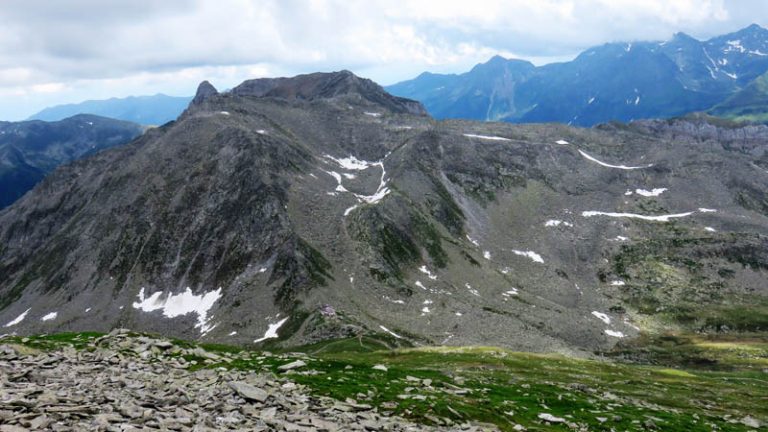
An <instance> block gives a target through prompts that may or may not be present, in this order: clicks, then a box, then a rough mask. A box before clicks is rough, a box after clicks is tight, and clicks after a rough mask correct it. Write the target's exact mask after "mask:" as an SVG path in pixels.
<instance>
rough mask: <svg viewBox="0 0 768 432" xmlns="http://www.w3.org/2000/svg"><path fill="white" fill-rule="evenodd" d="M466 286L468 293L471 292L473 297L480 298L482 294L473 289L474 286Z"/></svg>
mask: <svg viewBox="0 0 768 432" xmlns="http://www.w3.org/2000/svg"><path fill="white" fill-rule="evenodd" d="M464 286H465V287H467V291H469V292H470V293H471V294H472V295H473V296H476V297H480V293H479V292H478V291H477V290H476V289H474V288H472V285H470V284H469V283H465V284H464Z"/></svg>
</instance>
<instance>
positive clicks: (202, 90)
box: [192, 81, 219, 105]
mask: <svg viewBox="0 0 768 432" xmlns="http://www.w3.org/2000/svg"><path fill="white" fill-rule="evenodd" d="M218 94H219V92H218V91H217V90H216V87H214V86H213V84H211V83H210V82H208V81H203V82H201V83H200V85H198V86H197V93H195V98H194V99H192V105H199V104H201V103H203V102H204V101H205V100H206V99H208V98H209V97H211V96H216V95H218Z"/></svg>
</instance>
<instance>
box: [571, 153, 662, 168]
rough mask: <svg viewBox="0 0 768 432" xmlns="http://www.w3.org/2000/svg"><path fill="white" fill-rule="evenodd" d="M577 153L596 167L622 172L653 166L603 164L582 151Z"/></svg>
mask: <svg viewBox="0 0 768 432" xmlns="http://www.w3.org/2000/svg"><path fill="white" fill-rule="evenodd" d="M579 153H580V154H581V155H582V156H583V157H585V158H586V159H588V160H590V161H592V162H595V163H596V164H598V165H602V166H604V167H608V168H617V169H623V170H636V169H643V168H650V167H652V166H653V164H648V165H643V166H626V165H611V164H609V163H605V162H603V161H600V160H597V159H595V158H594V157H592V156H590V155H589V154H587V153H585V152H584V151H582V150H579Z"/></svg>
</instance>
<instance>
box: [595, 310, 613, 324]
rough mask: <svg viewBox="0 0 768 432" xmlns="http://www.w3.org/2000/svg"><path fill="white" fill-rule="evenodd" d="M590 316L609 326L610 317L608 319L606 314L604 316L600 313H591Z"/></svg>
mask: <svg viewBox="0 0 768 432" xmlns="http://www.w3.org/2000/svg"><path fill="white" fill-rule="evenodd" d="M592 315H594V316H595V317H597V319H599V320H600V321H602V322H604V323H606V324H610V323H611V317H609V316H608V315H606V314H604V313H602V312H598V311H592Z"/></svg>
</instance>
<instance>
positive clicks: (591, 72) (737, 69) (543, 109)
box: [387, 24, 768, 126]
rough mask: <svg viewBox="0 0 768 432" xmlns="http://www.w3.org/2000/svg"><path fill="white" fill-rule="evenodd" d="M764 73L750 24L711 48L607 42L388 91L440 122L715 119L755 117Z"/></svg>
mask: <svg viewBox="0 0 768 432" xmlns="http://www.w3.org/2000/svg"><path fill="white" fill-rule="evenodd" d="M766 71H768V30H766V29H764V28H762V27H760V26H758V25H755V24H753V25H751V26H749V27H747V28H744V29H742V30H740V31H737V32H735V33H730V34H726V35H723V36H718V37H715V38H712V39H709V40H706V41H699V40H696V39H694V38H692V37H690V36H688V35H686V34H684V33H677V34H675V35H674V37H673V38H672V39H671V40H669V41H665V42H632V43H609V44H605V45H602V46H598V47H594V48H590V49H588V50H586V51H584V52H583V53H581V54H580V55H579V56H578V57H576V58H575V59H574V60H573V61H570V62H565V63H555V64H548V65H545V66H541V67H536V66H534V65H533V64H532V63H530V62H527V61H523V60H510V59H505V58H502V57H499V56H496V57H493V58H492V59H490V60H489V61H488V62H486V63H483V64H479V65H477V66H475V67H474V68H473V69H472V70H471V71H469V72H466V73H463V74H460V75H444V74H433V73H429V72H425V73H423V74H421V75H419V76H418V77H417V78H415V79H413V80H409V81H404V82H401V83H398V84H394V85H391V86H389V87H387V90H388V91H389V92H391V93H392V94H395V95H398V96H402V97H407V98H412V99H416V100H418V101H421V102H422V103H423V104H424V105H425V107H426V108H427V110H428V111H429V112H430V114H431V115H432V116H434V117H437V118H465V119H475V120H490V121H508V122H514V123H529V122H562V123H567V124H572V125H579V126H591V125H594V124H597V123H603V122H607V121H611V120H619V121H625V122H626V121H630V120H635V119H644V118H666V117H673V116H678V115H681V114H685V113H689V112H693V111H707V110H710V109H713V107H715V106H717V108H714V109H713V111H712V113H720V114H721V115H724V116H726V117H738V116H737V115H736V114H738V111H739V110H740V109H741V108H739V107H740V106H741V104H743V103H749V104H750V105H749V107H745V108H744V109H746V110H748V111H750V113H751V114H749V115H750V116H752V117H754V116H755V115H756V114H755V113H754V112H753V111H754V110H755V109H757V110H758V111H759V112H763V111H761V110H762V108H761V107H762V106H765V105H761V104H758V105H757V108H756V105H755V101H754V100H753V99H754V98H753V96H750V95H757V96H758V98H760V95H763V96H762V98H763V99H764V98H765V96H764V95H765V92H763V91H762V90H760V89H762V88H764V85H763V84H762V83H763V82H764V81H765V80H766V78H765V77H763V74H764V73H766ZM756 80H757V81H756ZM737 95H739V96H737ZM759 112H758V114H757V115H758V117H759V114H760V113H759ZM741 117H742V118H744V116H741Z"/></svg>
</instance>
